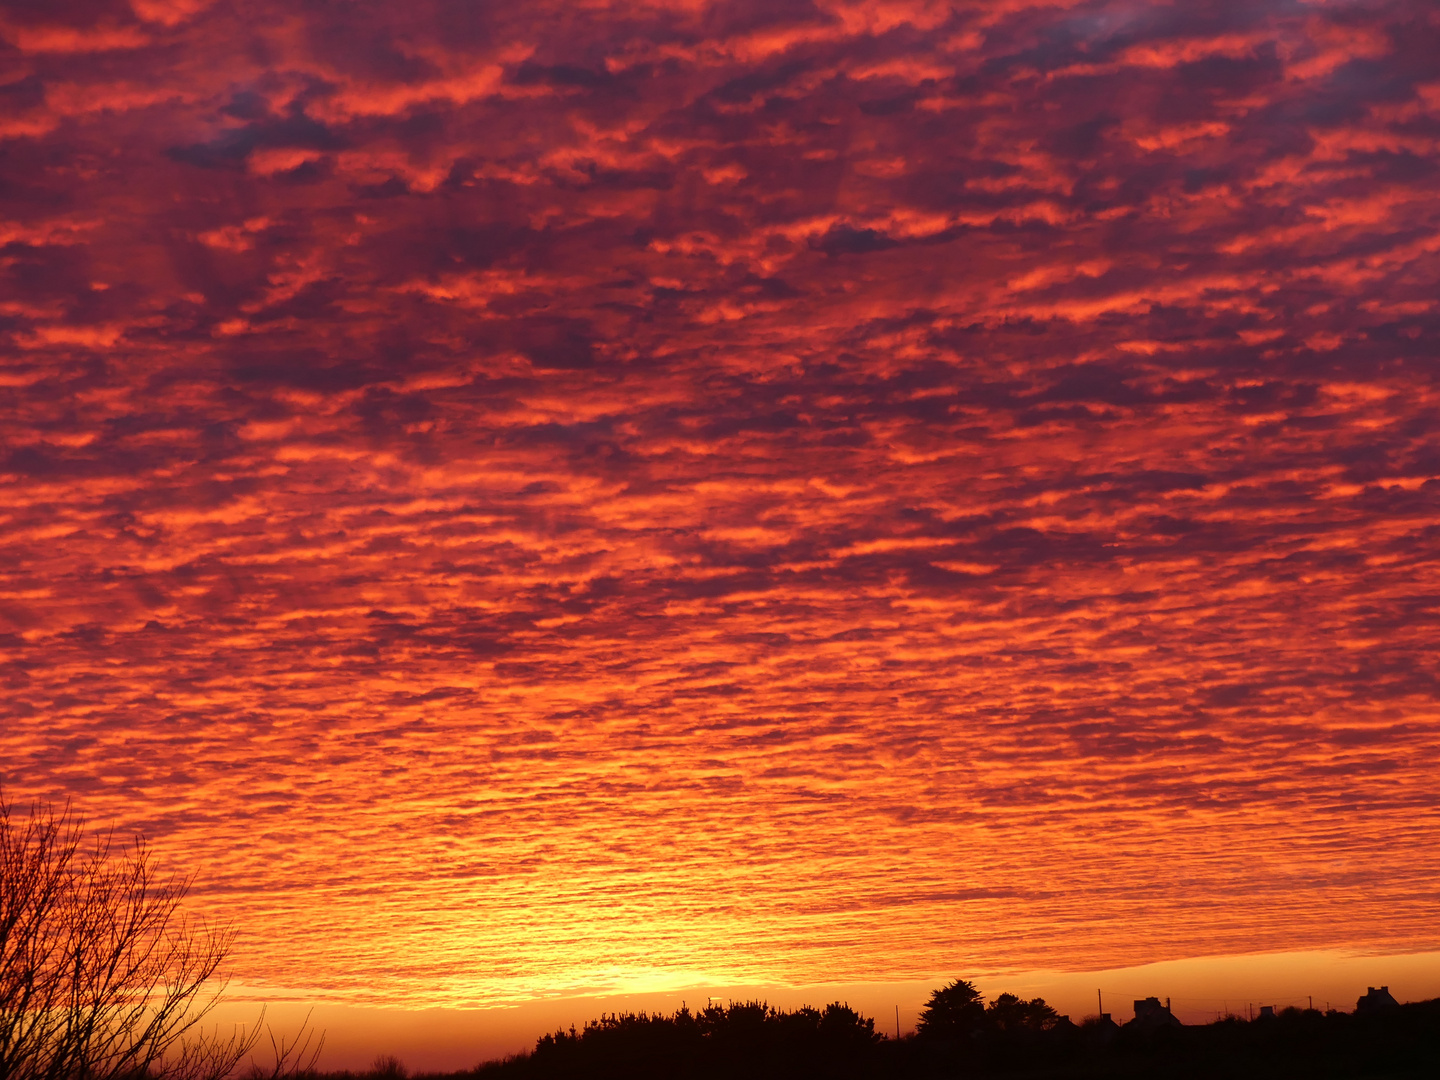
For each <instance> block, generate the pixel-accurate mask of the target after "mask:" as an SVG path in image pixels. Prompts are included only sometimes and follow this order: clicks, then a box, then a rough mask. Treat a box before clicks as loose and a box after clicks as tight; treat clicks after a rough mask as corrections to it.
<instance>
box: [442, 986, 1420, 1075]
mask: <svg viewBox="0 0 1440 1080" xmlns="http://www.w3.org/2000/svg"><path fill="white" fill-rule="evenodd" d="M1016 1000H1018V999H1014V998H1012V999H1011V1001H1012V1002H1014V1001H1016ZM992 1004H993V1003H992ZM1022 1004H1024V1003H1022ZM1052 1016H1053V1014H1052ZM469 1075H472V1076H475V1077H476V1078H477V1080H561V1078H565V1080H572V1078H582V1077H583V1078H587V1080H590V1078H593V1080H608V1078H615V1080H618V1078H621V1077H627V1078H646V1077H667V1078H677V1080H681V1078H695V1080H711V1078H714V1080H721V1078H725V1080H732V1078H733V1080H760V1078H768V1077H812V1076H813V1077H835V1078H855V1080H862V1078H864V1080H868V1078H874V1080H891V1078H893V1080H904V1078H911V1077H914V1078H932V1077H933V1078H937V1080H938V1078H944V1077H1001V1076H1004V1077H1017V1078H1031V1080H1045V1078H1054V1080H1062V1078H1069V1077H1075V1078H1082V1077H1084V1078H1094V1080H1102V1078H1108V1077H1116V1078H1122V1077H1123V1078H1148V1077H1155V1078H1162V1077H1163V1078H1172V1077H1173V1078H1192V1077H1193V1078H1197V1080H1199V1078H1206V1080H1209V1078H1236V1080H1241V1078H1251V1077H1254V1078H1257V1080H1258V1078H1271V1077H1281V1078H1285V1077H1295V1078H1302V1077H1303V1078H1336V1080H1339V1078H1362V1077H1364V1078H1370V1077H1374V1078H1412V1077H1413V1078H1420V1077H1424V1078H1427V1080H1436V1078H1440V1000H1435V1001H1427V1002H1420V1003H1417V1004H1410V1005H1401V1006H1398V1007H1397V1008H1394V1009H1391V1010H1389V1011H1387V1012H1385V1013H1383V1014H1377V1015H1360V1014H1351V1013H1338V1012H1331V1013H1320V1012H1318V1011H1316V1010H1303V1011H1302V1010H1298V1009H1287V1010H1284V1011H1283V1012H1281V1013H1279V1014H1278V1015H1275V1016H1267V1017H1265V1018H1263V1019H1258V1020H1254V1021H1246V1020H1242V1019H1233V1018H1232V1019H1226V1020H1222V1021H1219V1022H1216V1023H1212V1024H1206V1025H1203V1026H1194V1027H1179V1026H1175V1027H1164V1028H1155V1029H1150V1030H1143V1029H1141V1028H1138V1027H1133V1026H1132V1027H1120V1028H1117V1027H1115V1026H1114V1025H1111V1024H1108V1023H1101V1022H1100V1021H1098V1020H1095V1019H1091V1020H1088V1021H1087V1022H1086V1023H1084V1024H1081V1025H1071V1024H1069V1023H1067V1022H1063V1021H1062V1022H1049V1023H1048V1024H1035V1025H1024V1024H1022V1025H1019V1026H1004V1025H1002V1024H999V1023H982V1024H978V1025H975V1026H973V1027H972V1028H971V1030H970V1031H969V1032H968V1033H967V1034H965V1035H964V1036H963V1037H960V1038H956V1037H954V1033H953V1032H946V1033H943V1034H941V1033H936V1032H935V1030H934V1029H933V1028H932V1029H931V1030H930V1031H928V1032H927V1031H926V1030H925V1029H924V1028H923V1027H922V1029H921V1031H920V1033H919V1034H918V1035H915V1036H910V1037H907V1038H904V1039H899V1040H896V1039H890V1038H884V1037H882V1036H879V1035H877V1034H875V1032H874V1022H873V1021H872V1020H869V1019H867V1018H864V1017H861V1016H859V1015H857V1014H856V1013H854V1012H853V1011H851V1010H850V1009H848V1008H846V1007H845V1006H843V1005H831V1006H828V1007H826V1008H825V1009H823V1010H816V1009H799V1010H796V1011H794V1012H783V1011H780V1010H776V1009H772V1008H768V1007H766V1006H765V1005H763V1004H759V1003H747V1004H736V1005H731V1006H729V1007H728V1008H722V1007H719V1006H711V1007H709V1008H706V1009H705V1010H703V1011H701V1012H691V1011H689V1010H687V1009H681V1010H680V1011H679V1012H677V1013H673V1014H670V1015H645V1014H638V1013H637V1014H620V1015H611V1016H605V1017H602V1018H600V1019H599V1020H595V1021H592V1022H590V1023H588V1024H586V1025H585V1027H584V1029H583V1030H580V1031H575V1030H571V1031H563V1032H557V1033H556V1034H554V1035H546V1036H544V1037H543V1038H541V1039H540V1040H539V1042H538V1043H537V1044H536V1047H535V1049H534V1050H533V1051H532V1052H530V1053H529V1054H525V1055H520V1056H517V1057H513V1058H509V1059H506V1060H504V1061H498V1062H490V1063H488V1064H485V1065H482V1066H480V1068H479V1069H477V1070H476V1071H475V1073H473V1074H469Z"/></svg>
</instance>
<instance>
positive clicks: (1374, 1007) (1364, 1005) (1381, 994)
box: [1355, 986, 1400, 1013]
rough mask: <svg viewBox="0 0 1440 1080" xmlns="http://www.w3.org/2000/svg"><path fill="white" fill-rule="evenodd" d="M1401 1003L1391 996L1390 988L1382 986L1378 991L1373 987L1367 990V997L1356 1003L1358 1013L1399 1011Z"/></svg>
mask: <svg viewBox="0 0 1440 1080" xmlns="http://www.w3.org/2000/svg"><path fill="white" fill-rule="evenodd" d="M1399 1007H1400V1002H1398V1001H1396V1000H1395V998H1394V997H1393V996H1391V994H1390V987H1388V986H1382V987H1380V989H1379V990H1376V989H1375V987H1373V986H1367V987H1366V988H1365V995H1364V996H1363V997H1362V998H1361V999H1360V1000H1359V1001H1357V1002H1355V1011H1356V1012H1357V1013H1376V1012H1384V1011H1385V1010H1386V1009H1398V1008H1399Z"/></svg>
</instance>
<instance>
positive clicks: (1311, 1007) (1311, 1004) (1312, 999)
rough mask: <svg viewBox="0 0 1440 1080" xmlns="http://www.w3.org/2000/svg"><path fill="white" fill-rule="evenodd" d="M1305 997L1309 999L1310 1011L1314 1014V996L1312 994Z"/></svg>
mask: <svg viewBox="0 0 1440 1080" xmlns="http://www.w3.org/2000/svg"><path fill="white" fill-rule="evenodd" d="M1306 996H1307V997H1309V999H1310V1011H1311V1012H1314V1011H1315V995H1314V994H1308V995H1306Z"/></svg>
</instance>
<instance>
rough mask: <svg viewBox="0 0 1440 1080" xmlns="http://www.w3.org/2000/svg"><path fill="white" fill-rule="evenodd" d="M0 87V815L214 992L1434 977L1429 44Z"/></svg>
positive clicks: (1297, 25)
mask: <svg viewBox="0 0 1440 1080" xmlns="http://www.w3.org/2000/svg"><path fill="white" fill-rule="evenodd" d="M0 38H3V41H4V45H3V46H0V215H3V216H0V245H3V246H0V275H3V277H0V342H3V349H0V679H3V681H4V686H5V688H6V689H5V693H4V696H3V697H0V783H3V785H4V791H5V794H6V796H7V797H8V798H12V799H16V800H20V801H28V800H29V799H31V798H32V797H45V798H51V799H57V800H65V799H69V800H71V801H72V802H73V803H74V805H75V807H76V808H77V809H78V810H79V811H80V812H81V813H83V814H84V815H85V816H86V817H87V818H88V819H89V820H91V821H92V822H95V823H97V824H109V823H111V822H113V823H115V825H116V827H117V829H118V830H120V831H121V832H122V833H130V832H140V833H143V834H144V835H145V836H146V837H148V838H149V840H150V841H151V842H152V844H153V845H154V846H155V848H156V849H157V851H158V853H159V854H160V855H161V856H162V857H163V859H164V860H165V862H166V863H167V865H172V866H175V867H177V868H180V869H182V870H184V871H186V872H193V873H194V874H195V875H196V881H195V886H194V891H193V893H192V907H193V908H195V909H196V910H197V911H199V912H201V913H205V914H210V915H215V916H219V917H222V918H227V919H233V920H234V921H235V922H236V924H237V925H238V926H239V928H240V930H241V937H240V939H239V942H238V944H237V946H236V949H235V953H234V963H233V969H234V975H235V978H236V980H237V984H238V985H241V986H243V988H244V990H245V992H246V994H253V995H254V996H256V997H265V996H267V995H273V996H276V997H282V998H290V999H294V1000H300V1001H318V1002H330V1003H332V1004H335V1005H337V1006H338V1005H345V1006H369V1007H387V1008H407V1009H418V1008H433V1007H445V1008H482V1007H491V1006H498V1005H516V1004H519V1003H525V1002H533V1001H535V1000H536V999H541V998H559V997H576V996H581V995H590V994H594V995H603V994H612V995H613V994H622V993H623V994H644V993H660V992H670V991H676V990H679V989H683V988H685V987H692V986H703V985H709V984H713V985H723V986H738V985H745V986H760V987H764V986H772V987H785V986H799V985H812V984H849V983H887V982H888V983H897V984H898V983H906V982H911V981H915V980H924V979H930V978H934V977H936V976H943V977H945V978H953V977H955V976H958V975H961V974H965V973H967V972H969V973H977V974H984V973H992V972H1001V971H1035V970H1045V971H1050V972H1066V971H1070V972H1074V971H1099V970H1103V969H1116V968H1129V967H1133V966H1136V965H1145V964H1153V963H1158V962H1162V961H1180V960H1186V959H1191V958H1197V957H1210V956H1221V955H1237V954H1250V953H1266V954H1277V953H1288V952H1300V951H1306V950H1335V951H1339V952H1345V951H1348V952H1363V953H1375V954H1378V953H1388V954H1397V955H1399V954H1418V953H1426V952H1434V951H1435V950H1437V949H1440V921H1437V918H1436V914H1437V909H1436V895H1437V887H1440V845H1437V844H1436V842H1435V836H1436V835H1437V829H1440V770H1437V768H1436V762H1437V761H1440V703H1437V694H1436V688H1437V679H1440V664H1437V649H1436V643H1437V641H1440V554H1437V552H1440V422H1437V415H1440V414H1437V409H1440V361H1437V356H1440V200H1437V199H1436V196H1435V192H1436V190H1437V184H1440V60H1437V57H1440V8H1437V7H1436V5H1434V4H1431V3H1425V2H1421V0H1396V2H1383V0H1380V2H1371V3H1363V4H1361V3H1349V2H1341V0H1332V2H1324V0H1309V2H1305V0H1287V2H1283V3H1282V2H1253V3H1245V4H1241V3H1208V2H1185V3H1174V4H1166V3H1152V4H1139V3H1133V2H1120V0H1111V2H1092V3H1072V2H1069V0H1057V2H1055V3H1049V4H1040V3H1031V2H1028V0H1004V2H993V3H991V2H987V3H974V4H965V3H961V4H954V5H946V4H938V3H936V4H932V3H921V2H916V3H908V2H904V0H893V2H892V0H856V2H848V0H813V2H812V0H794V2H790V0H765V2H763V3H762V2H754V3H751V2H749V0H735V2H725V3H716V4H704V3H683V2H677V3H652V4H645V3H639V2H628V3H618V2H610V0H597V2H594V3H577V2H566V3H559V2H555V3H547V2H526V3H517V4H501V5H495V6H493V7H492V6H490V5H484V4H478V3H470V2H465V0H409V2H406V3H403V4H401V3H395V2H380V0H372V2H365V3H355V4H338V3H329V2H324V0H292V2H287V3H272V2H268V0H255V2H248V0H215V2H213V3H212V2H208V0H133V3H131V4H125V3H121V2H119V0H46V2H45V3H35V4H15V5H7V6H6V8H5V14H4V15H3V21H0ZM1394 981H1395V982H1396V983H1397V984H1398V983H1399V981H1400V980H1399V977H1398V976H1397V977H1396V979H1395V980H1394ZM1146 992H1156V991H1146ZM1435 992H1436V993H1437V994H1440V988H1437V989H1436V991H1435ZM1086 993H1087V994H1092V995H1093V991H1090V990H1087V991H1086ZM1085 1000H1086V1001H1087V1002H1090V1001H1092V1000H1093V997H1087V998H1086V999H1085ZM1352 1004H1353V1003H1352ZM1206 1008H1209V1006H1208V1005H1207V1006H1206ZM888 1022H889V1021H887V1023H888Z"/></svg>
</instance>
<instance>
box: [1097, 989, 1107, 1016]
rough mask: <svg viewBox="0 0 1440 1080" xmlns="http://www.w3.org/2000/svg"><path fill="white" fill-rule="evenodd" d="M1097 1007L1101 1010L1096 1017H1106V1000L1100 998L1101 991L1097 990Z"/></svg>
mask: <svg viewBox="0 0 1440 1080" xmlns="http://www.w3.org/2000/svg"><path fill="white" fill-rule="evenodd" d="M1095 1005H1096V1007H1097V1008H1099V1010H1100V1011H1099V1012H1098V1013H1097V1014H1096V1015H1097V1016H1104V1015H1105V999H1104V998H1102V997H1101V996H1100V991H1099V990H1096V991H1095Z"/></svg>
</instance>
